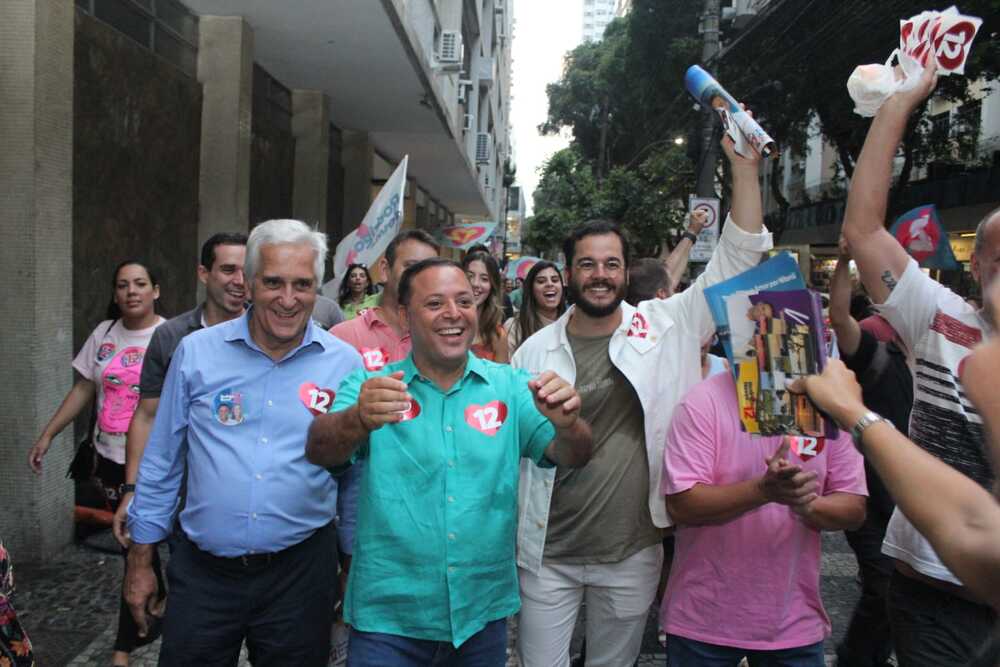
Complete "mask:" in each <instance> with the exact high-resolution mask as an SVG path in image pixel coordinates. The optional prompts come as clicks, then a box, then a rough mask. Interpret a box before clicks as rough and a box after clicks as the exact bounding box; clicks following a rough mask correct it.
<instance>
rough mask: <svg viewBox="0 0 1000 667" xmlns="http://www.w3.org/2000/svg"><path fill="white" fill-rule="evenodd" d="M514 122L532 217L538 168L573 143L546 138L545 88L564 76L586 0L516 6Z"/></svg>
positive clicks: (528, 0) (526, 0) (521, 0)
mask: <svg viewBox="0 0 1000 667" xmlns="http://www.w3.org/2000/svg"><path fill="white" fill-rule="evenodd" d="M513 5H514V21H515V26H514V40H513V44H512V48H513V58H514V62H513V72H512V76H513V84H512V86H511V94H512V100H511V122H512V123H513V126H514V142H513V143H514V156H515V159H516V164H517V182H518V184H519V185H520V186H521V187H522V188H523V191H524V199H525V203H526V204H527V207H528V215H531V211H532V208H533V204H534V202H533V201H532V196H531V195H532V192H534V190H535V187H536V186H537V185H538V168H539V167H541V166H542V163H543V162H544V161H545V160H546V158H548V157H549V156H550V155H552V153H554V152H556V151H557V150H559V149H560V148H564V147H565V146H566V145H568V144H569V134H568V131H564V132H563V134H564V135H565V136H550V137H542V136H540V135H539V134H538V125H539V124H541V123H543V122H544V121H545V117H546V115H547V112H548V98H547V97H546V96H545V85H546V84H548V83H552V82H555V81H557V80H558V79H559V77H560V76H561V74H562V65H563V56H564V55H565V53H566V52H567V51H569V50H571V49H572V48H573V47H575V46H576V45H577V44H579V43H580V40H581V38H582V35H583V0H516V1H515V2H514V3H513Z"/></svg>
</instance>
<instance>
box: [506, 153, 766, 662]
mask: <svg viewBox="0 0 1000 667" xmlns="http://www.w3.org/2000/svg"><path fill="white" fill-rule="evenodd" d="M722 144H723V149H724V150H725V153H726V157H727V159H728V160H729V162H730V165H731V167H732V174H733V205H732V211H731V215H730V217H729V218H728V219H727V221H726V224H725V225H724V227H723V229H722V234H721V238H720V240H719V245H718V247H717V249H716V251H715V253H714V255H713V256H712V259H711V261H710V262H709V263H708V266H707V268H706V269H705V272H704V273H703V274H702V275H701V276H700V277H699V278H698V279H697V280H696V281H695V282H694V284H693V285H692V286H691V287H690V288H689V289H687V290H685V291H684V292H682V293H680V294H676V295H674V296H672V297H670V298H668V299H653V300H650V301H644V302H642V303H640V304H639V307H638V308H633V307H632V306H630V305H629V304H628V303H625V302H624V297H625V293H626V289H627V284H628V250H629V248H628V241H627V239H626V238H625V237H624V236H623V235H622V233H621V231H620V230H619V229H618V228H617V227H616V226H615V225H614V224H613V223H610V222H607V221H594V222H591V223H588V224H585V225H583V226H582V227H580V228H578V229H577V230H575V231H574V232H573V234H572V235H571V236H570V238H568V239H567V240H566V243H565V245H564V252H565V255H566V269H567V274H568V278H569V290H570V295H571V296H572V297H573V301H574V302H575V305H574V306H573V307H571V308H570V309H569V310H568V311H567V312H566V313H565V314H564V315H563V316H562V317H560V318H559V319H558V320H557V321H556V322H554V323H553V324H551V325H549V326H547V327H545V328H543V329H541V330H540V331H538V332H537V333H535V335H533V336H532V337H531V338H529V339H528V340H527V341H525V342H524V344H522V345H521V347H520V348H519V349H518V351H517V352H516V353H515V355H514V358H513V359H512V364H513V365H514V366H516V367H520V368H525V369H527V370H529V371H531V372H533V373H539V372H542V371H544V370H553V371H555V372H556V373H558V374H559V375H560V376H562V377H563V378H566V379H567V380H568V381H570V382H572V383H573V384H574V385H575V386H576V389H577V392H578V393H579V394H580V396H581V398H582V400H583V409H582V414H583V416H585V417H586V418H587V420H588V422H590V423H591V424H592V425H593V436H594V455H593V458H592V459H591V461H590V463H588V464H587V465H586V466H585V467H583V468H577V469H569V468H566V469H564V468H562V467H557V468H549V469H543V468H540V467H538V466H535V465H533V464H530V463H525V464H522V467H521V480H520V489H519V499H518V500H519V523H518V554H517V561H518V567H519V570H518V573H519V576H520V584H521V600H522V603H521V604H522V607H521V612H520V622H519V625H518V653H519V655H520V659H521V664H522V665H524V667H568V665H569V660H570V656H569V645H570V639H571V637H572V633H573V626H574V624H575V622H576V617H577V614H578V612H579V609H580V604H581V602H583V601H586V604H587V627H586V638H587V662H586V664H587V667H631V665H632V664H633V663H634V662H635V659H636V657H637V656H638V654H639V649H640V646H641V643H642V634H643V630H644V627H645V623H646V618H647V615H648V611H649V606H650V604H651V603H652V602H653V598H654V596H655V593H656V586H657V582H658V581H659V577H660V569H661V567H662V563H663V548H662V537H663V535H664V533H665V532H666V529H667V528H669V527H670V526H671V525H672V521H671V520H670V517H669V516H668V515H667V510H666V504H665V502H664V497H663V493H662V491H661V489H660V479H661V477H662V471H663V449H664V444H665V441H666V435H667V427H668V426H669V424H670V418H671V416H672V414H673V411H674V407H675V406H676V405H677V404H678V403H679V402H680V400H681V398H682V397H683V396H684V394H685V393H686V392H687V391H688V390H689V389H690V388H691V387H693V386H694V385H695V384H697V383H698V382H699V381H700V380H701V363H700V360H701V354H700V352H701V345H702V343H704V342H706V341H707V340H708V339H709V338H710V337H711V336H712V334H713V333H714V331H715V325H714V323H713V321H712V316H711V314H710V312H709V309H708V304H707V303H706V301H705V297H704V294H703V290H704V288H705V287H708V286H709V285H712V284H714V283H717V282H720V281H722V280H726V279H727V278H731V277H733V276H735V275H737V274H739V273H742V272H743V271H746V270H747V269H749V268H751V267H753V266H755V265H757V264H758V262H759V261H760V260H761V258H762V256H763V254H764V253H765V252H766V251H767V250H769V249H770V248H771V235H770V234H769V233H768V232H767V230H766V229H764V226H763V208H762V204H761V194H760V185H759V182H758V169H759V160H760V158H759V156H757V155H753V156H751V157H743V156H740V155H739V154H737V153H736V152H735V151H734V150H733V145H732V141H731V140H730V139H729V138H728V137H724V139H723V142H722Z"/></svg>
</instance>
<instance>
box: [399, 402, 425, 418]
mask: <svg viewBox="0 0 1000 667" xmlns="http://www.w3.org/2000/svg"><path fill="white" fill-rule="evenodd" d="M399 414H400V416H401V417H402V418H401V419H400V420H399V423H403V422H408V421H410V420H411V419H416V418H417V415H419V414H420V404H419V403H417V402H416V401H414V400H412V399H411V400H410V406H409V407H408V408H406V409H405V410H403V411H402V412H401V413H399Z"/></svg>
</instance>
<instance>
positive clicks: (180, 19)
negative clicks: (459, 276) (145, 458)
mask: <svg viewBox="0 0 1000 667" xmlns="http://www.w3.org/2000/svg"><path fill="white" fill-rule="evenodd" d="M512 27H513V25H512V20H511V0H370V1H367V0H366V1H365V2H351V3H339V2H338V3H330V2H321V1H319V0H307V1H305V2H299V3H278V2H273V1H271V0H76V1H75V2H68V1H67V0H6V1H5V2H3V3H0V71H2V72H4V73H6V74H7V76H3V75H0V99H4V101H5V102H4V104H3V105H0V143H2V144H3V146H4V150H3V151H0V195H2V198H3V201H4V202H5V205H6V207H7V212H6V213H5V216H4V224H3V226H2V227H0V241H2V242H0V259H2V261H0V267H2V268H0V271H2V272H3V276H4V278H6V283H7V284H8V285H11V286H13V287H12V290H11V292H10V295H11V296H10V297H9V298H6V293H5V299H3V300H0V322H2V323H0V336H2V338H3V340H4V343H5V344H4V346H3V349H2V351H0V367H2V368H3V369H4V372H5V374H6V379H7V381H6V382H5V383H4V387H3V388H2V389H0V424H2V426H3V428H4V432H5V433H6V435H7V437H5V438H4V441H3V443H2V444H0V450H2V460H3V461H4V463H5V464H4V465H3V466H2V467H0V483H2V490H0V501H2V502H3V503H4V507H5V512H4V513H2V514H0V535H2V536H3V539H4V541H5V543H6V544H7V545H8V546H9V547H10V548H11V549H12V551H14V552H15V553H17V554H18V555H19V557H20V558H38V557H46V556H49V555H51V554H53V553H54V552H55V551H57V550H58V549H59V548H60V547H62V546H63V545H65V544H66V543H67V542H69V540H70V539H71V537H72V520H73V504H74V499H73V486H72V483H71V482H70V481H69V480H67V479H65V476H64V475H65V471H66V469H67V467H68V465H69V462H70V460H71V458H72V455H73V451H74V442H75V441H76V439H75V438H74V434H73V433H72V429H67V430H66V432H64V433H63V435H62V436H60V438H58V439H57V440H56V441H55V442H54V443H53V447H52V450H51V452H50V454H49V455H48V457H47V458H46V470H45V473H44V474H43V475H42V476H41V477H40V478H38V477H35V476H34V475H33V474H32V473H31V472H30V471H29V470H28V467H27V465H26V456H27V450H28V448H29V447H30V446H31V444H32V443H33V442H34V440H35V438H37V436H38V434H39V433H40V432H41V430H42V427H43V426H44V424H45V423H46V422H47V421H48V419H49V418H50V417H51V415H52V414H53V413H54V412H55V410H56V408H57V407H58V405H59V403H60V402H61V400H62V397H63V396H65V394H66V392H67V391H68V390H69V388H70V387H71V385H72V382H73V375H72V371H71V368H70V361H71V359H72V356H73V353H74V352H75V351H76V350H77V349H79V347H80V345H82V343H83V341H84V339H85V338H86V336H87V335H88V334H89V333H90V331H91V330H92V329H93V327H94V326H95V325H96V323H97V322H98V321H100V319H101V315H102V314H103V311H104V308H105V306H106V305H107V301H108V297H109V289H110V287H109V286H110V276H109V275H108V274H109V272H110V271H111V269H112V267H114V266H115V265H116V264H117V263H118V262H119V261H121V260H122V259H124V258H126V257H135V258H139V259H143V260H145V261H147V262H148V263H149V264H150V265H152V266H153V267H155V268H157V269H158V270H159V272H160V281H161V295H162V296H161V299H160V302H161V304H162V306H163V311H164V315H166V316H172V315H176V314H178V313H180V312H183V311H184V310H187V309H189V308H191V307H193V306H194V305H195V303H197V301H198V298H199V296H198V292H197V281H196V278H195V268H196V265H197V255H198V249H199V247H200V245H201V243H202V242H203V241H204V240H205V239H207V238H208V237H209V236H211V235H212V234H214V233H216V232H220V231H241V232H247V231H248V230H249V229H250V228H251V227H252V226H253V225H254V224H256V223H257V222H260V221H262V220H266V219H269V218H289V217H292V218H299V219H302V220H305V221H307V222H309V223H311V224H315V225H316V226H317V227H318V228H319V229H320V230H322V231H325V232H327V234H328V235H329V237H330V241H331V247H332V246H333V245H336V243H337V242H338V241H339V240H340V239H341V238H342V237H343V236H344V235H346V234H347V233H349V232H350V231H351V230H353V229H354V228H355V227H356V226H357V225H358V224H359V223H360V221H361V219H362V217H363V216H364V213H365V212H366V211H367V209H368V206H369V205H370V203H371V201H372V199H373V197H374V195H375V194H376V193H377V192H378V189H379V188H380V187H381V186H382V184H383V183H384V182H385V180H386V179H387V178H388V177H389V175H390V174H391V173H392V170H393V169H394V168H395V166H396V164H398V162H399V161H400V160H401V159H402V158H403V156H405V155H409V158H410V159H409V173H408V187H407V194H406V202H405V216H404V219H405V225H406V226H407V227H419V228H424V229H427V230H430V231H433V230H435V229H436V228H439V227H442V226H444V225H446V224H450V223H452V222H454V221H456V220H458V219H466V220H500V219H501V217H502V215H503V211H504V208H505V204H506V192H505V191H504V188H503V179H502V176H503V164H504V161H505V159H506V157H507V155H508V153H509V145H510V136H509V135H510V133H509V127H508V125H509V108H510V83H511V82H510V65H511V61H510V44H511V38H512V34H511V31H512ZM83 421H84V422H85V421H86V416H84V419H83ZM78 426H81V428H78V429H77V430H78V434H82V431H83V430H85V426H86V425H85V424H82V425H78Z"/></svg>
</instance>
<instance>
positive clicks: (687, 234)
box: [681, 230, 698, 243]
mask: <svg viewBox="0 0 1000 667" xmlns="http://www.w3.org/2000/svg"><path fill="white" fill-rule="evenodd" d="M681 238H682V239H688V240H689V241H691V243H696V242H697V241H698V237H697V236H695V235H694V234H693V233H692V232H689V231H687V230H684V233H683V234H681Z"/></svg>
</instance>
